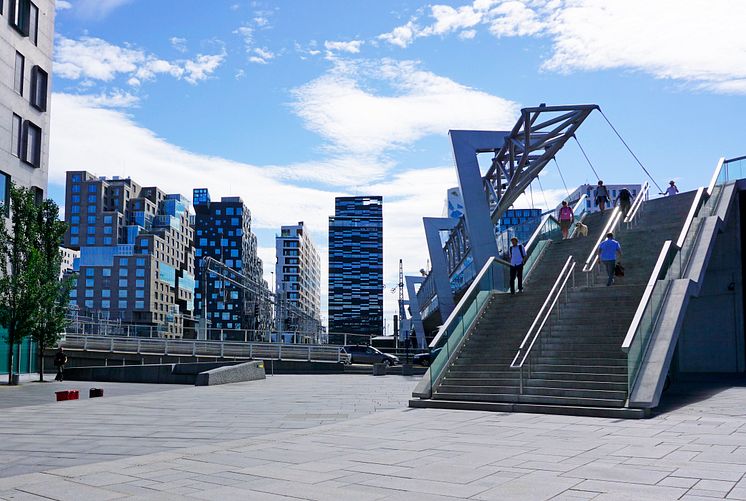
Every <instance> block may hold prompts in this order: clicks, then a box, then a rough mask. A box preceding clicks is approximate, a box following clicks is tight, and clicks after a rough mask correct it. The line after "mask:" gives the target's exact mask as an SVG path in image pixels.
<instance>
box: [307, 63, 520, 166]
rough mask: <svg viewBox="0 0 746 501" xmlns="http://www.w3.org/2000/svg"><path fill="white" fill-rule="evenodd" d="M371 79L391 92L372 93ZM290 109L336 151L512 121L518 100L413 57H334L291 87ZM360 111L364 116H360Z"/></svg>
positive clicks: (381, 147)
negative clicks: (430, 68)
mask: <svg viewBox="0 0 746 501" xmlns="http://www.w3.org/2000/svg"><path fill="white" fill-rule="evenodd" d="M371 84H378V85H381V84H383V85H385V86H388V87H389V92H388V93H386V94H384V93H374V92H373V91H371V90H368V89H369V88H371ZM293 94H294V96H295V102H294V103H293V109H294V110H295V112H296V113H297V114H298V116H300V117H301V118H302V119H303V120H304V122H305V125H306V127H307V128H308V129H310V130H312V131H314V132H316V133H318V134H320V135H321V136H322V137H324V138H326V139H327V141H328V143H329V146H330V148H331V149H333V150H335V151H352V152H355V153H369V154H370V153H375V152H382V151H385V150H388V149H391V148H396V147H401V146H404V145H408V144H411V143H413V142H415V141H417V140H418V139H421V138H423V137H425V136H427V135H431V134H439V135H443V136H445V134H446V133H447V131H448V130H449V129H458V128H487V129H495V128H498V129H499V128H504V127H508V128H509V127H511V126H512V125H513V122H514V117H515V116H516V114H517V112H518V106H517V105H516V104H515V103H513V102H510V101H507V100H505V99H502V98H499V97H495V96H492V95H490V94H487V93H485V92H481V91H479V90H476V89H472V88H470V87H467V86H464V85H461V84H459V83H457V82H454V81H453V80H450V79H448V78H445V77H441V76H438V75H435V74H433V73H430V72H427V71H424V70H421V69H420V68H419V67H418V65H417V63H415V62H412V61H404V62H396V61H392V60H382V61H372V62H355V63H353V62H350V61H337V63H336V65H335V68H334V69H333V70H331V71H330V72H329V73H327V74H326V75H324V76H322V77H320V78H317V79H316V80H313V81H311V82H310V83H308V84H306V85H304V86H302V87H300V88H297V89H295V90H294V91H293ZM363 117H364V118H363Z"/></svg>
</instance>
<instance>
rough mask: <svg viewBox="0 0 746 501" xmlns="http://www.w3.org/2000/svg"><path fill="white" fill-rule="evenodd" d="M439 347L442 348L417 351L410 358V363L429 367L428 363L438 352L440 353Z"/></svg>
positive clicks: (430, 362) (431, 361)
mask: <svg viewBox="0 0 746 501" xmlns="http://www.w3.org/2000/svg"><path fill="white" fill-rule="evenodd" d="M441 349H442V348H435V349H434V350H432V351H428V352H425V353H418V354H417V355H415V356H414V358H413V359H412V363H413V364H415V365H421V366H423V367H430V364H432V363H433V360H435V359H436V358H437V356H438V353H440V350H441Z"/></svg>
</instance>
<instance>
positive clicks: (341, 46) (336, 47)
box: [324, 40, 363, 54]
mask: <svg viewBox="0 0 746 501" xmlns="http://www.w3.org/2000/svg"><path fill="white" fill-rule="evenodd" d="M362 45H363V41H362V40H351V41H349V42H332V41H329V40H327V41H326V42H324V47H325V48H326V50H330V51H337V52H349V53H350V54H357V53H359V52H360V47H361V46H362Z"/></svg>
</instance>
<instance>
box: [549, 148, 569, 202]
mask: <svg viewBox="0 0 746 501" xmlns="http://www.w3.org/2000/svg"><path fill="white" fill-rule="evenodd" d="M552 160H554V165H556V166H557V172H559V176H560V179H561V180H562V186H564V187H565V193H567V198H570V190H568V189H567V183H566V182H565V176H563V175H562V169H560V166H559V164H558V163H557V157H554V158H552Z"/></svg>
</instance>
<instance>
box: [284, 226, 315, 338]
mask: <svg viewBox="0 0 746 501" xmlns="http://www.w3.org/2000/svg"><path fill="white" fill-rule="evenodd" d="M275 249H276V256H277V261H276V264H275V293H276V294H275V307H276V312H275V324H276V328H277V330H278V331H279V332H282V333H287V332H297V333H300V334H301V335H302V336H305V337H306V339H308V340H311V341H314V342H318V341H319V336H320V334H321V257H320V255H319V252H318V251H317V250H316V246H315V245H314V244H313V241H312V240H311V236H310V235H309V233H308V229H307V228H306V227H305V225H304V224H303V221H301V222H299V223H298V224H297V225H292V226H283V227H282V228H281V229H280V234H279V235H277V236H276V238H275Z"/></svg>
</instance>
